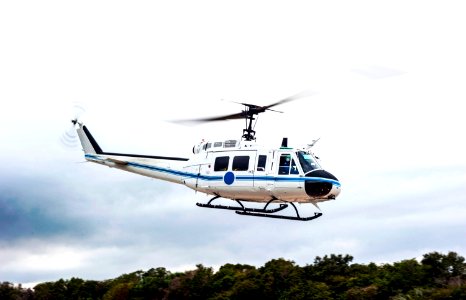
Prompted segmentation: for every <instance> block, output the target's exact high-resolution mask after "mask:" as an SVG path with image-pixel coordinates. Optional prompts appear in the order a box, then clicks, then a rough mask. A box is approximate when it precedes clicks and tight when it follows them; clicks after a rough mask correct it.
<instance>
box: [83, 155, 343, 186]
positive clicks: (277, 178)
mask: <svg viewBox="0 0 466 300" xmlns="http://www.w3.org/2000/svg"><path fill="white" fill-rule="evenodd" d="M85 157H86V158H89V159H92V160H96V161H105V159H103V158H101V157H99V156H98V155H93V154H86V155H85ZM127 166H131V167H135V168H140V169H146V170H150V171H155V172H160V173H165V174H171V175H175V176H180V177H185V178H197V177H198V178H199V179H200V180H206V181H217V180H218V181H223V176H218V175H217V176H209V175H198V174H197V173H191V172H184V171H178V170H172V169H167V168H162V167H157V166H152V165H146V164H141V163H135V162H129V161H128V164H127ZM233 173H234V172H233ZM235 175H236V174H235ZM235 180H237V181H267V180H269V181H281V182H284V181H286V182H306V181H314V182H329V183H332V184H334V185H336V186H341V184H340V182H339V181H337V180H332V179H328V178H320V177H291V176H287V175H280V176H251V175H236V177H235Z"/></svg>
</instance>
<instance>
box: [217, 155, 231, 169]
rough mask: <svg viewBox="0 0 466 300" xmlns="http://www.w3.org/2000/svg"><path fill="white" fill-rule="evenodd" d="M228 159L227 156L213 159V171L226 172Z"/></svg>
mask: <svg viewBox="0 0 466 300" xmlns="http://www.w3.org/2000/svg"><path fill="white" fill-rule="evenodd" d="M229 161H230V157H228V156H219V157H217V158H216V159H215V164H214V171H226V170H228V163H229Z"/></svg>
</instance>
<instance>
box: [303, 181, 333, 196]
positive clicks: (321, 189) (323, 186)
mask: <svg viewBox="0 0 466 300" xmlns="http://www.w3.org/2000/svg"><path fill="white" fill-rule="evenodd" d="M304 188H305V189H306V194H308V195H309V196H311V197H322V196H325V195H327V194H328V193H330V191H331V190H332V184H331V183H330V182H311V181H306V183H305V184H304Z"/></svg>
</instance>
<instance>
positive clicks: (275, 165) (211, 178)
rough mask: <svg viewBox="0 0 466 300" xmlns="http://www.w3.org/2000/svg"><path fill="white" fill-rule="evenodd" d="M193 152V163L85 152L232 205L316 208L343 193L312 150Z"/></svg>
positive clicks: (234, 145)
mask: <svg viewBox="0 0 466 300" xmlns="http://www.w3.org/2000/svg"><path fill="white" fill-rule="evenodd" d="M89 135H90V134H89ZM91 139H92V138H91ZM91 152H92V151H91ZM193 152H194V153H193V155H192V156H191V157H190V158H189V159H186V158H175V157H154V156H143V155H130V154H118V153H105V152H102V153H86V154H85V158H86V159H87V160H88V161H91V162H95V163H99V164H103V165H106V166H109V167H113V168H118V169H120V170H124V171H128V172H132V173H137V174H140V175H144V176H149V177H152V178H157V179H161V180H166V181H169V182H173V183H178V184H183V185H185V186H187V187H189V188H191V189H193V190H195V191H199V192H202V193H206V194H210V195H215V196H219V197H223V198H228V199H233V200H241V201H252V202H268V201H270V200H272V199H276V200H278V201H284V202H300V203H317V202H321V201H326V200H332V199H335V198H336V197H337V196H338V195H339V194H340V191H341V185H340V182H339V181H338V180H337V178H336V177H335V176H333V175H332V174H330V173H329V172H327V171H324V170H323V169H322V168H321V167H320V165H319V164H318V163H317V160H316V158H315V157H314V156H313V154H312V153H311V152H310V151H309V150H305V149H293V148H289V147H281V148H278V149H267V148H262V147H260V145H258V144H256V143H255V142H254V141H237V140H226V141H218V142H203V143H201V144H199V145H197V146H195V147H194V148H193Z"/></svg>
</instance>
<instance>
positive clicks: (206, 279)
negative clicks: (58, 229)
mask: <svg viewBox="0 0 466 300" xmlns="http://www.w3.org/2000/svg"><path fill="white" fill-rule="evenodd" d="M352 261H353V257H352V256H350V255H334V254H332V255H330V256H327V255H326V256H324V257H316V258H315V260H314V263H312V264H309V265H306V266H303V267H300V266H298V265H296V264H295V263H294V262H293V261H289V260H285V259H282V258H280V259H273V260H271V261H269V262H267V263H266V264H265V265H264V266H263V267H260V268H256V267H254V266H250V265H243V264H226V265H224V266H222V267H221V268H220V269H219V270H218V271H217V272H214V271H213V269H212V268H209V267H204V266H203V265H197V267H196V269H195V270H191V271H186V272H180V273H172V272H170V271H168V270H166V269H165V268H155V269H150V270H148V271H136V272H133V273H130V274H124V275H121V276H120V277H118V278H115V279H110V280H104V281H95V280H83V279H79V278H71V279H69V280H63V279H60V280H58V281H56V282H45V283H40V284H38V285H36V286H35V287H34V289H33V290H31V289H23V288H21V286H13V285H12V284H11V283H8V282H4V283H2V284H1V288H0V299H2V300H9V299H28V300H29V299H34V300H55V299H67V300H68V299H71V300H73V299H76V300H78V299H79V300H81V299H82V300H86V299H103V300H108V299H116V300H124V299H141V300H142V299H168V300H169V299H202V300H205V299H211V300H221V299H222V300H223V299H255V300H257V299H358V300H360V299H394V300H395V299H396V300H401V299H466V268H465V267H466V264H465V261H464V258H463V257H461V256H459V255H458V254H457V253H455V252H449V253H448V254H446V255H445V254H441V253H438V252H432V253H428V254H425V255H424V256H423V259H422V260H421V261H420V262H418V261H417V260H415V259H407V260H403V261H400V262H396V263H393V264H383V265H377V264H375V263H370V264H367V265H366V264H356V263H352Z"/></svg>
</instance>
